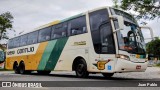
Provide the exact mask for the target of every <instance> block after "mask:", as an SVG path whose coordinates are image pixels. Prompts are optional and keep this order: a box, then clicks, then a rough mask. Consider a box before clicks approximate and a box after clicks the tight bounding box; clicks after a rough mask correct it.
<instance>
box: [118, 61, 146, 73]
mask: <svg viewBox="0 0 160 90" xmlns="http://www.w3.org/2000/svg"><path fill="white" fill-rule="evenodd" d="M147 65H148V62H131V61H127V60H123V59H119V60H118V61H117V63H116V65H115V72H143V71H145V70H146V69H147Z"/></svg>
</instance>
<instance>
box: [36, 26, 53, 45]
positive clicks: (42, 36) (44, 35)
mask: <svg viewBox="0 0 160 90" xmlns="http://www.w3.org/2000/svg"><path fill="white" fill-rule="evenodd" d="M50 36H51V27H47V28H44V29H42V30H40V31H39V36H38V42H43V41H48V40H50Z"/></svg>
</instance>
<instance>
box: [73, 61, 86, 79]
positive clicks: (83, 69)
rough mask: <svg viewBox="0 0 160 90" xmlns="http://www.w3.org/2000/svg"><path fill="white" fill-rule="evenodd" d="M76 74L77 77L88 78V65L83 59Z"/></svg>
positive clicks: (77, 66) (77, 67)
mask: <svg viewBox="0 0 160 90" xmlns="http://www.w3.org/2000/svg"><path fill="white" fill-rule="evenodd" d="M75 72H76V76H77V77H80V78H85V77H88V75H89V73H88V71H87V65H86V62H85V61H84V60H83V59H81V60H80V61H79V62H78V64H77V65H76V69H75Z"/></svg>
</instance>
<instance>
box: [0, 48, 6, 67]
mask: <svg viewBox="0 0 160 90" xmlns="http://www.w3.org/2000/svg"><path fill="white" fill-rule="evenodd" d="M4 61H5V52H4V51H3V50H1V49H0V69H4Z"/></svg>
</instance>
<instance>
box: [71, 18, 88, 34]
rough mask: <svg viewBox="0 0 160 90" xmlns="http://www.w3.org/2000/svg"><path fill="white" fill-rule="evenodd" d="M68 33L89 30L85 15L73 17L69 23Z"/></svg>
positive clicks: (79, 32)
mask: <svg viewBox="0 0 160 90" xmlns="http://www.w3.org/2000/svg"><path fill="white" fill-rule="evenodd" d="M68 28H69V29H68V34H69V35H77V34H82V33H86V32H87V28H86V18H85V16H82V17H79V18H76V19H73V20H71V21H69V23H68Z"/></svg>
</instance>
